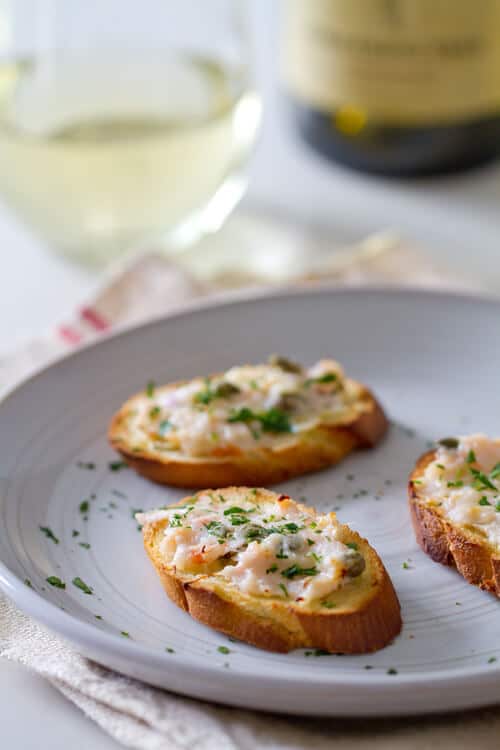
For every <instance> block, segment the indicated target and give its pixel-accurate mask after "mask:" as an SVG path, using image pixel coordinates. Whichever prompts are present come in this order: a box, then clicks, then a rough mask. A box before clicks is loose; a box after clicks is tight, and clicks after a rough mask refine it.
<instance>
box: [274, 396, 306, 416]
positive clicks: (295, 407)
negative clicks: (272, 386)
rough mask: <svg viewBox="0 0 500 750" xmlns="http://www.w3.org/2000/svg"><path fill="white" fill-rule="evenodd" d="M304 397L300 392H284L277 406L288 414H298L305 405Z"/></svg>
mask: <svg viewBox="0 0 500 750" xmlns="http://www.w3.org/2000/svg"><path fill="white" fill-rule="evenodd" d="M304 403H305V401H304V397H303V396H301V395H300V393H282V394H281V396H280V399H279V401H278V403H277V408H278V409H281V411H284V412H285V413H286V414H296V413H297V412H299V411H300V410H301V409H302V408H303V407H304Z"/></svg>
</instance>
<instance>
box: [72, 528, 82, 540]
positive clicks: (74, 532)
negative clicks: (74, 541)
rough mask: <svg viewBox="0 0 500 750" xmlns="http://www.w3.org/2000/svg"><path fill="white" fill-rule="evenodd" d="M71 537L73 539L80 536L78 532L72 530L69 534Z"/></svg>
mask: <svg viewBox="0 0 500 750" xmlns="http://www.w3.org/2000/svg"><path fill="white" fill-rule="evenodd" d="M71 536H72V537H73V538H75V536H80V532H79V531H77V530H76V529H73V531H72V532H71Z"/></svg>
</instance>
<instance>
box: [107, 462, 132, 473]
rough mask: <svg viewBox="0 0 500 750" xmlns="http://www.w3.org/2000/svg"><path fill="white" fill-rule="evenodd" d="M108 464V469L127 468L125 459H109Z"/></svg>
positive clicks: (119, 469) (118, 469)
mask: <svg viewBox="0 0 500 750" xmlns="http://www.w3.org/2000/svg"><path fill="white" fill-rule="evenodd" d="M108 466H109V470H110V471H121V470H122V469H126V468H127V464H126V463H125V461H110V463H109V464H108Z"/></svg>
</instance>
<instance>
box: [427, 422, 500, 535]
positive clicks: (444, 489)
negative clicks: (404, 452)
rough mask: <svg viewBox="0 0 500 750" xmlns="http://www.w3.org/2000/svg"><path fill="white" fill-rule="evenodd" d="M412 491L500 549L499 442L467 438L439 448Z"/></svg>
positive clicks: (474, 436)
mask: <svg viewBox="0 0 500 750" xmlns="http://www.w3.org/2000/svg"><path fill="white" fill-rule="evenodd" d="M445 443H449V440H447V441H445ZM415 488H416V491H417V495H418V496H419V498H421V499H424V500H426V501H427V503H428V504H429V505H432V506H434V507H438V508H439V509H440V511H441V513H442V514H443V515H444V516H445V517H446V518H448V519H449V520H450V521H452V522H453V523H456V524H460V525H466V526H470V527H471V529H472V530H473V531H475V532H476V533H478V534H479V535H480V536H483V537H484V538H485V539H487V540H488V541H489V542H490V543H491V544H492V545H494V546H495V547H500V440H492V439H491V438H488V437H487V436H486V435H470V436H469V437H462V438H458V439H457V445H456V447H453V440H452V447H446V445H440V447H439V449H438V451H437V453H436V458H435V460H434V461H432V463H430V464H429V465H428V466H427V468H426V469H425V472H424V474H423V476H422V477H420V478H419V480H417V482H416V484H415Z"/></svg>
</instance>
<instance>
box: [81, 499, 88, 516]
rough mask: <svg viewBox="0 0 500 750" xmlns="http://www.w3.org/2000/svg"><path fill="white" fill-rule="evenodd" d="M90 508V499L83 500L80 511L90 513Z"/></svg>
mask: <svg viewBox="0 0 500 750" xmlns="http://www.w3.org/2000/svg"><path fill="white" fill-rule="evenodd" d="M89 508H90V503H89V501H88V500H82V502H81V503H80V513H88V512H89Z"/></svg>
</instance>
